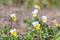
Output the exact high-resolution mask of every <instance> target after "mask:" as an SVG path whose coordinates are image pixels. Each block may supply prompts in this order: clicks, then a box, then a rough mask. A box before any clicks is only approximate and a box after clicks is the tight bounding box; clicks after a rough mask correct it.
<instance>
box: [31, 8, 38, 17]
mask: <svg viewBox="0 0 60 40" xmlns="http://www.w3.org/2000/svg"><path fill="white" fill-rule="evenodd" d="M37 13H38V10H37V9H35V10H34V11H33V12H32V14H33V16H34V17H35V16H37Z"/></svg>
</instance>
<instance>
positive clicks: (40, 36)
mask: <svg viewBox="0 0 60 40" xmlns="http://www.w3.org/2000/svg"><path fill="white" fill-rule="evenodd" d="M39 40H42V34H41V28H40V30H39Z"/></svg>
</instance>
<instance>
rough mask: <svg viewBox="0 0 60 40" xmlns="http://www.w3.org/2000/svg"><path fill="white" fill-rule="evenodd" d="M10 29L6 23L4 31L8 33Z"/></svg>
mask: <svg viewBox="0 0 60 40" xmlns="http://www.w3.org/2000/svg"><path fill="white" fill-rule="evenodd" d="M8 31H9V27H8V26H6V25H5V26H4V33H5V34H7V33H8Z"/></svg>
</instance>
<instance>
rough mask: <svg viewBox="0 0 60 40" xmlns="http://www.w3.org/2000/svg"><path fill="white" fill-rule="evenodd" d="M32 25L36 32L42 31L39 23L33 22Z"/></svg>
mask: <svg viewBox="0 0 60 40" xmlns="http://www.w3.org/2000/svg"><path fill="white" fill-rule="evenodd" d="M32 25H33V26H34V28H35V29H36V30H39V29H40V24H39V22H38V21H35V22H33V23H32Z"/></svg>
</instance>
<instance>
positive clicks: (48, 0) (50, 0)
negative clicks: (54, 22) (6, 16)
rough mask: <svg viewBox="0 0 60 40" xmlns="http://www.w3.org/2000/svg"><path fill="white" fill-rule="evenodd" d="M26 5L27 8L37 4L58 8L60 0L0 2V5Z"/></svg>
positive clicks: (5, 0) (9, 0) (2, 0)
mask: <svg viewBox="0 0 60 40" xmlns="http://www.w3.org/2000/svg"><path fill="white" fill-rule="evenodd" d="M25 3H27V6H28V7H31V6H34V4H39V5H40V6H41V7H42V8H43V7H45V8H46V7H59V4H60V0H0V5H1V4H2V5H12V4H17V5H23V4H25Z"/></svg>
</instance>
